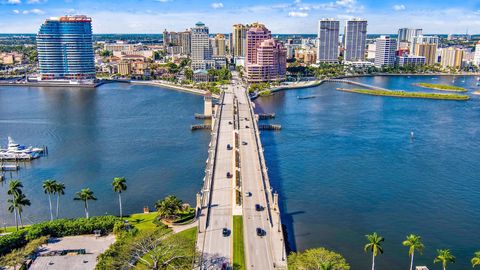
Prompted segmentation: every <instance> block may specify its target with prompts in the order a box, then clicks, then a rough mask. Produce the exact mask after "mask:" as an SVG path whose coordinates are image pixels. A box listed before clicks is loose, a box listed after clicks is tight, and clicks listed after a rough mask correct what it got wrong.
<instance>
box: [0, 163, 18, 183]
mask: <svg viewBox="0 0 480 270" xmlns="http://www.w3.org/2000/svg"><path fill="white" fill-rule="evenodd" d="M19 169H20V166H18V165H13V164H12V165H10V164H9V165H0V170H1V171H18V170H19ZM0 179H1V181H3V175H2V176H1V178H0Z"/></svg>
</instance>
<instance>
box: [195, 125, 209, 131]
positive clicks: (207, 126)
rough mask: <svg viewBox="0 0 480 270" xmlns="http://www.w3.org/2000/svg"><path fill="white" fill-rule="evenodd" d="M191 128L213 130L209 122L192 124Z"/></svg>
mask: <svg viewBox="0 0 480 270" xmlns="http://www.w3.org/2000/svg"><path fill="white" fill-rule="evenodd" d="M190 129H191V130H192V131H194V130H202V129H208V130H211V129H212V125H209V124H202V125H191V126H190Z"/></svg>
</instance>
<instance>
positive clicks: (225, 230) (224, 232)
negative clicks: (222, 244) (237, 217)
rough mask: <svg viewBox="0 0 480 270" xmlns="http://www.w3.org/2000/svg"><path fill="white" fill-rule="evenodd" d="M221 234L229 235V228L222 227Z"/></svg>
mask: <svg viewBox="0 0 480 270" xmlns="http://www.w3.org/2000/svg"><path fill="white" fill-rule="evenodd" d="M222 235H223V237H227V236H229V235H230V230H229V229H227V228H223V230H222Z"/></svg>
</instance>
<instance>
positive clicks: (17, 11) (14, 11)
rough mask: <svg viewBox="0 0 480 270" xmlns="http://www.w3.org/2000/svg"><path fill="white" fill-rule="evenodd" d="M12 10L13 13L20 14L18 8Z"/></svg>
mask: <svg viewBox="0 0 480 270" xmlns="http://www.w3.org/2000/svg"><path fill="white" fill-rule="evenodd" d="M12 11H13V13H15V14H20V10H18V9H14V10H12Z"/></svg>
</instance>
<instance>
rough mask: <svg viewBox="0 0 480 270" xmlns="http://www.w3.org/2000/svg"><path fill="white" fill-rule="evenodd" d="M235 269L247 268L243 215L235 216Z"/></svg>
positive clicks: (242, 269)
mask: <svg viewBox="0 0 480 270" xmlns="http://www.w3.org/2000/svg"><path fill="white" fill-rule="evenodd" d="M233 269H235V270H237V269H238V270H244V269H245V247H244V242H243V217H242V216H233Z"/></svg>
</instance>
